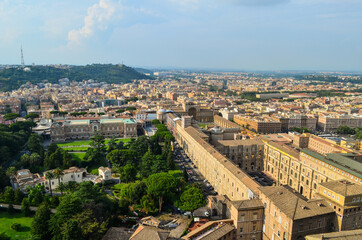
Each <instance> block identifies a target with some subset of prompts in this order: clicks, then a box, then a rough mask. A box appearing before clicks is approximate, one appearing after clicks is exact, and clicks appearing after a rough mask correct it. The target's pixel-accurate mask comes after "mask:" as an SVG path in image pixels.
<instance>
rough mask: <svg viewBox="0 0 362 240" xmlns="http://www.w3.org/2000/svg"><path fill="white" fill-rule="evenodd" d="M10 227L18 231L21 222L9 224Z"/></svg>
mask: <svg viewBox="0 0 362 240" xmlns="http://www.w3.org/2000/svg"><path fill="white" fill-rule="evenodd" d="M11 229H13V230H15V231H17V232H19V231H20V229H21V224H20V223H13V225H11Z"/></svg>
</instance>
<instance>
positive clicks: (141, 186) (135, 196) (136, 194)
mask: <svg viewBox="0 0 362 240" xmlns="http://www.w3.org/2000/svg"><path fill="white" fill-rule="evenodd" d="M146 192H147V186H146V183H145V182H144V181H140V182H138V183H136V185H135V186H134V188H133V191H132V192H131V200H132V201H133V202H134V203H137V204H138V203H140V201H141V199H142V197H143V196H144V195H145V193H146Z"/></svg>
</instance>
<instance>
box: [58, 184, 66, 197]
mask: <svg viewBox="0 0 362 240" xmlns="http://www.w3.org/2000/svg"><path fill="white" fill-rule="evenodd" d="M58 190H60V192H61V193H62V194H63V192H64V191H67V187H66V186H65V184H64V183H62V182H61V183H60V184H59V186H58Z"/></svg>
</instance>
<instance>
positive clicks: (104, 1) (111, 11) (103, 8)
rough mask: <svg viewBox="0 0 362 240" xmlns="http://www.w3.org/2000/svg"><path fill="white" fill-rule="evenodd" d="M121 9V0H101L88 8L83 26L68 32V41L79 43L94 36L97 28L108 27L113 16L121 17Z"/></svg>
mask: <svg viewBox="0 0 362 240" xmlns="http://www.w3.org/2000/svg"><path fill="white" fill-rule="evenodd" d="M121 10H122V6H121V4H120V2H119V1H115V0H99V2H98V3H96V4H94V5H92V6H90V7H89V8H88V14H87V16H85V17H84V25H83V27H82V28H80V29H76V30H75V29H73V30H71V31H70V32H68V42H69V43H73V44H79V43H80V42H81V40H82V39H84V38H89V37H90V36H92V35H93V34H94V31H95V30H99V29H100V30H105V29H107V27H108V24H109V23H110V21H111V20H112V19H113V18H115V17H120V12H121Z"/></svg>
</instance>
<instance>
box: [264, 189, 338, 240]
mask: <svg viewBox="0 0 362 240" xmlns="http://www.w3.org/2000/svg"><path fill="white" fill-rule="evenodd" d="M260 200H261V201H262V202H263V204H264V208H265V210H264V211H265V220H264V225H263V239H268V240H277V239H283V240H294V239H295V240H299V239H304V236H306V235H309V234H316V233H321V232H330V231H333V230H334V229H335V226H334V219H335V213H334V211H333V209H332V208H331V207H329V206H328V204H327V202H326V201H325V200H323V199H319V200H313V201H308V200H307V199H305V198H303V196H301V195H300V194H298V193H295V192H293V191H292V190H291V189H288V188H286V187H284V186H271V187H262V188H260Z"/></svg>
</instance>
